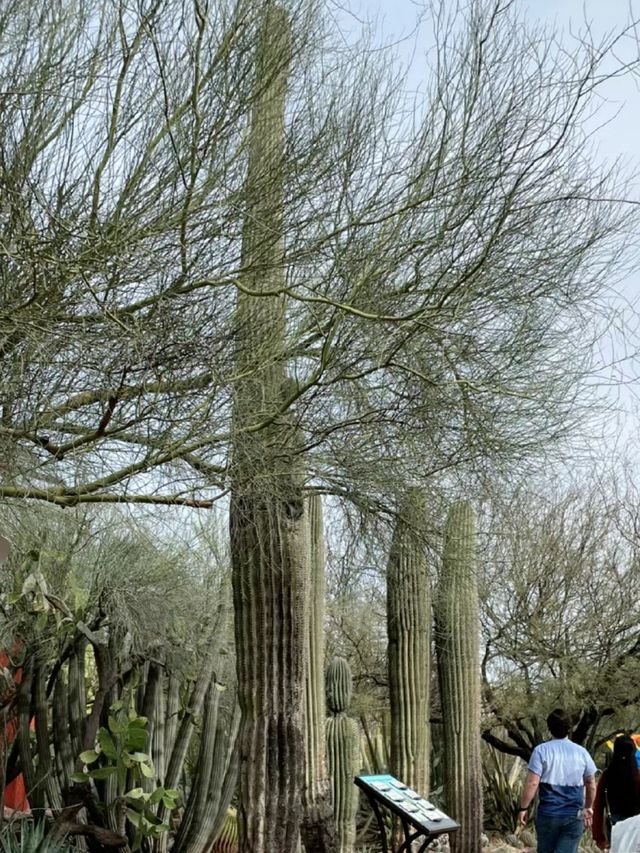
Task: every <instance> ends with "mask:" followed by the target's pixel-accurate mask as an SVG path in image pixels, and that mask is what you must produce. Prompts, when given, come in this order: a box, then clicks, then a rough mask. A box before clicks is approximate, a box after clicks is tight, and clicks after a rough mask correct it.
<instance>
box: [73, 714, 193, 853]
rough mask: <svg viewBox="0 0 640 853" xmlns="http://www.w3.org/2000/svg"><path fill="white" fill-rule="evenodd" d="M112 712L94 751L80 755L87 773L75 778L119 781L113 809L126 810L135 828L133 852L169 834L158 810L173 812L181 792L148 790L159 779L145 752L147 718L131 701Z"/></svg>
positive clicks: (128, 819) (160, 788) (76, 780)
mask: <svg viewBox="0 0 640 853" xmlns="http://www.w3.org/2000/svg"><path fill="white" fill-rule="evenodd" d="M110 711H111V713H110V714H109V720H108V728H104V727H101V728H100V729H99V731H98V736H97V740H96V744H95V747H94V749H89V750H86V751H85V752H82V753H81V754H80V755H79V756H78V757H79V760H80V761H81V762H82V763H83V764H84V765H85V770H84V771H83V772H82V773H74V774H73V776H72V777H71V778H72V779H73V781H75V782H87V781H88V780H95V781H103V780H105V779H109V778H111V777H115V778H116V781H117V786H116V787H117V798H116V800H115V801H114V803H113V804H112V806H111V807H112V808H114V809H115V810H116V812H119V811H120V810H121V809H122V808H124V809H125V814H126V819H127V821H128V822H129V823H130V824H131V825H132V826H133V827H134V828H135V838H134V843H133V850H139V849H140V847H141V844H142V841H143V839H145V838H159V837H160V836H162V835H164V833H166V832H168V831H169V829H170V826H169V824H168V823H164V822H163V821H161V820H160V819H159V818H158V817H157V816H156V814H155V813H154V812H155V807H157V806H158V805H159V804H160V803H162V805H163V806H164V807H165V809H167V810H168V811H169V812H171V811H173V810H174V809H175V808H176V807H177V805H178V801H179V799H180V792H179V791H178V790H176V789H174V788H164V787H162V786H161V785H159V786H157V787H156V788H155V789H154V790H153V791H145V790H144V785H145V780H146V779H153V780H155V777H156V774H155V770H154V768H153V764H152V763H151V758H150V756H149V755H148V754H147V753H146V752H145V751H144V750H145V749H146V747H147V719H146V717H141V716H139V715H138V713H137V712H136V710H135V708H133V707H130V703H129V701H128V699H127V698H125V699H123V700H119V701H118V702H115V703H114V704H113V705H112V706H111V708H110Z"/></svg>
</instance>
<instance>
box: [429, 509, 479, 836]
mask: <svg viewBox="0 0 640 853" xmlns="http://www.w3.org/2000/svg"><path fill="white" fill-rule="evenodd" d="M475 548H476V522H475V514H474V511H473V508H472V506H471V504H470V503H468V502H467V501H461V502H459V503H456V504H454V505H453V506H452V507H451V509H450V511H449V516H448V519H447V523H446V527H445V533H444V553H443V560H442V573H441V577H440V583H439V588H438V595H437V602H436V609H435V612H436V636H435V638H436V651H437V659H438V676H439V682H440V698H441V703H442V722H443V732H444V784H445V807H446V810H447V812H448V813H449V814H450V815H451V816H452V817H453V818H455V820H457V821H458V822H459V823H460V826H461V828H460V830H459V831H458V832H457V833H454V835H453V836H452V837H451V848H452V853H480V851H481V849H482V844H481V836H482V766H481V759H480V660H479V656H480V652H479V642H480V619H479V605H478V588H477V579H476V557H475Z"/></svg>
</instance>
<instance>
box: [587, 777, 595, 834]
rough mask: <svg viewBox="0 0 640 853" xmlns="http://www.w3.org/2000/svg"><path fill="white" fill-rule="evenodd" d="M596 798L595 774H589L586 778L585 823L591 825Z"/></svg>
mask: <svg viewBox="0 0 640 853" xmlns="http://www.w3.org/2000/svg"><path fill="white" fill-rule="evenodd" d="M595 798H596V780H595V776H587V778H586V779H585V780H584V825H585V826H591V824H592V822H593V801H594V800H595Z"/></svg>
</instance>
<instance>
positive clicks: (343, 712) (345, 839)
mask: <svg viewBox="0 0 640 853" xmlns="http://www.w3.org/2000/svg"><path fill="white" fill-rule="evenodd" d="M326 690H327V707H328V710H329V716H328V718H327V766H328V768H329V776H330V778H331V791H332V794H333V813H334V818H335V822H336V828H337V831H338V843H339V850H340V853H352V851H353V845H354V842H355V836H356V812H357V809H358V789H357V788H356V786H355V785H354V783H353V780H354V776H356V775H357V773H358V771H359V769H360V732H359V730H358V724H357V722H356V721H355V720H353V719H352V718H351V717H349V716H348V714H347V712H348V710H349V705H350V703H351V694H352V692H353V683H352V678H351V670H350V668H349V664H348V663H347V661H346V660H344V658H334V659H333V660H332V661H331V663H330V664H329V667H328V668H327V677H326Z"/></svg>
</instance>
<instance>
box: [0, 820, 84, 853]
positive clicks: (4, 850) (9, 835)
mask: <svg viewBox="0 0 640 853" xmlns="http://www.w3.org/2000/svg"><path fill="white" fill-rule="evenodd" d="M72 849H73V848H71V847H69V846H68V845H67V844H66V842H65V841H64V839H57V840H52V839H50V838H49V837H48V836H47V827H46V824H44V823H43V822H38V823H30V822H28V821H26V820H23V821H20V823H19V825H17V826H16V825H15V824H12V825H11V826H8V827H6V828H5V829H4V830H3V832H2V834H0V850H1V853H68V851H71V850H72Z"/></svg>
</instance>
